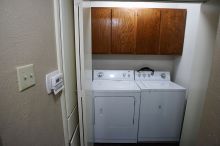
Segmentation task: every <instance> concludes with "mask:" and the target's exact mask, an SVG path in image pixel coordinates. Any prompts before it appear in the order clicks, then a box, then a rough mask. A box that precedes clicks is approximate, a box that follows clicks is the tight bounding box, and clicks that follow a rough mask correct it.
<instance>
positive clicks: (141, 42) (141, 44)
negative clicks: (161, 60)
mask: <svg viewBox="0 0 220 146" xmlns="http://www.w3.org/2000/svg"><path fill="white" fill-rule="evenodd" d="M137 13H138V18H137V37H136V39H137V46H136V49H135V53H136V54H159V53H160V52H159V43H160V42H159V38H160V9H138V12H137Z"/></svg>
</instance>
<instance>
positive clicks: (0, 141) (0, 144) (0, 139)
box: [0, 136, 3, 146]
mask: <svg viewBox="0 0 220 146" xmlns="http://www.w3.org/2000/svg"><path fill="white" fill-rule="evenodd" d="M0 146H3V144H2V137H1V136H0Z"/></svg>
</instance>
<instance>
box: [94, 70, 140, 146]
mask: <svg viewBox="0 0 220 146" xmlns="http://www.w3.org/2000/svg"><path fill="white" fill-rule="evenodd" d="M93 77H94V80H93V96H94V107H95V110H94V113H95V114H94V132H95V133H94V135H95V142H96V143H136V142H137V134H138V118H139V107H140V89H139V87H138V86H137V84H136V82H135V81H134V71H132V70H94V72H93Z"/></svg>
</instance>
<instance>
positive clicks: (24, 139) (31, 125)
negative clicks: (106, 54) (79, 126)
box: [0, 0, 64, 146]
mask: <svg viewBox="0 0 220 146" xmlns="http://www.w3.org/2000/svg"><path fill="white" fill-rule="evenodd" d="M30 63H33V64H34V70H35V75H36V85H35V86H34V87H32V88H30V89H28V90H26V91H24V92H21V93H19V92H18V89H17V83H16V80H17V78H16V66H19V65H25V64H30ZM55 69H57V62H56V49H55V35H54V20H53V0H0V145H3V146H32V145H34V146H62V145H64V136H63V125H62V115H61V106H60V100H59V97H53V96H48V95H47V93H46V89H45V74H46V73H49V72H51V71H53V70H55Z"/></svg>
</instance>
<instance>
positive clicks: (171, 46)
mask: <svg viewBox="0 0 220 146" xmlns="http://www.w3.org/2000/svg"><path fill="white" fill-rule="evenodd" d="M185 23H186V10H183V9H182V10H181V9H162V10H161V27H160V29H161V30H160V32H161V33H160V54H176V55H178V54H179V55H181V54H182V50H183V42H184V34H185Z"/></svg>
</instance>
